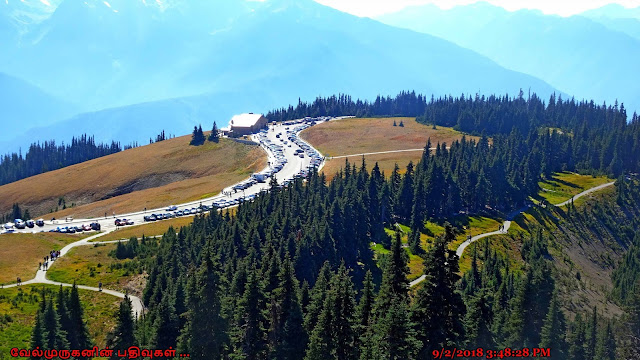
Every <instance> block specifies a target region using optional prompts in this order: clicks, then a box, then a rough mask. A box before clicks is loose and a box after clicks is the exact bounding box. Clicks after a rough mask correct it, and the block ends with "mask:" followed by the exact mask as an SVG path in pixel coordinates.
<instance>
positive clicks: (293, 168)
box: [15, 121, 325, 233]
mask: <svg viewBox="0 0 640 360" xmlns="http://www.w3.org/2000/svg"><path fill="white" fill-rule="evenodd" d="M318 123H321V121H319V122H318ZM295 127H296V125H282V124H275V125H270V126H269V130H268V131H267V133H266V137H267V139H269V140H270V141H271V142H272V143H273V144H278V145H282V142H281V138H277V137H276V135H277V134H279V133H282V134H286V130H285V129H286V128H290V129H294V128H295ZM298 134H299V132H298V133H297V134H296V135H298ZM253 139H254V141H256V142H258V139H259V137H258V136H257V135H254V136H253ZM284 139H285V140H286V136H284ZM300 140H302V139H300ZM302 141H303V142H304V140H302ZM287 142H288V143H289V144H291V147H288V146H284V147H283V153H284V156H285V158H286V160H287V163H286V164H285V166H284V167H283V168H282V170H280V171H279V172H278V173H276V174H275V177H276V180H277V181H278V183H279V184H282V183H284V182H285V181H287V180H290V179H291V178H293V176H294V175H296V174H297V173H298V172H300V170H303V169H306V168H307V166H309V164H310V162H311V159H310V158H309V156H306V155H305V156H304V158H300V157H299V156H297V155H296V154H295V151H296V150H297V149H300V147H299V146H298V145H296V144H295V143H291V142H289V141H287ZM305 143H306V142H305ZM306 144H307V145H309V146H311V145H310V144H308V143H306ZM260 146H262V148H263V149H264V150H265V152H266V153H267V157H268V160H269V162H270V164H275V162H276V155H275V154H274V153H273V152H272V151H271V150H270V149H269V148H268V147H267V145H266V144H265V143H260ZM311 148H312V149H313V150H314V151H317V150H315V149H314V148H313V147H311ZM318 153H319V152H318ZM324 163H325V162H324V161H322V163H321V164H320V168H322V167H323V166H324ZM267 168H268V167H267ZM247 180H248V179H246V180H243V181H241V182H240V183H244V182H246V181H247ZM240 183H239V184H240ZM268 183H269V181H268V180H267V181H266V182H265V183H257V184H254V185H252V186H251V187H249V188H247V189H245V190H244V191H243V190H239V191H237V192H234V191H233V190H232V189H231V188H232V187H233V185H232V186H230V187H228V188H226V189H225V190H223V191H224V192H230V193H231V195H228V196H226V195H223V194H222V193H220V194H218V195H215V196H213V197H209V198H205V199H201V200H197V201H190V202H187V203H183V204H180V205H176V206H177V207H178V209H177V210H184V209H191V208H194V207H198V206H199V205H211V204H212V203H213V202H214V201H217V200H222V199H224V200H235V199H241V198H244V197H246V196H250V195H252V194H258V193H260V192H261V191H263V190H267V189H268V188H269V184H268ZM234 185H235V184H234ZM166 212H167V209H166V208H156V209H147V210H146V211H136V212H131V213H126V214H115V215H114V214H107V217H106V218H102V217H101V218H94V219H73V220H72V221H65V220H64V219H58V220H55V221H45V225H44V226H43V227H37V226H36V227H35V228H33V229H29V228H26V229H24V230H16V231H15V232H17V233H34V232H43V231H44V232H47V231H50V230H54V229H56V228H57V227H65V226H81V225H83V224H89V223H92V222H98V223H100V226H101V229H102V230H103V231H111V230H115V229H116V226H115V223H114V222H115V219H116V218H118V219H128V220H131V221H133V222H134V224H136V225H137V224H141V223H144V216H146V215H150V214H153V213H166ZM172 212H173V211H172ZM191 216H193V215H191Z"/></svg>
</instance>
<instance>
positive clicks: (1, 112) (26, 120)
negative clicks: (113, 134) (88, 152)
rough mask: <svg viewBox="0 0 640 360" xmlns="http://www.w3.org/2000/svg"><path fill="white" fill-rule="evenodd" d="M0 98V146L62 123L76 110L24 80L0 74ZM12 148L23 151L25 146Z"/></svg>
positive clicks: (73, 106) (75, 107)
mask: <svg viewBox="0 0 640 360" xmlns="http://www.w3.org/2000/svg"><path fill="white" fill-rule="evenodd" d="M0 94H1V96H0V120H1V122H2V124H3V129H2V131H0V142H2V141H9V140H11V139H15V138H16V137H18V138H19V137H20V136H19V135H22V134H23V133H24V132H25V131H27V130H28V129H31V128H35V127H39V126H44V125H47V124H50V123H54V122H57V121H61V120H64V119H65V118H67V117H69V116H71V115H73V114H74V113H76V112H77V111H78V110H79V108H78V107H77V106H75V105H72V104H70V103H68V102H65V101H63V100H60V99H58V98H56V97H54V96H52V95H50V94H47V93H46V92H44V91H43V90H42V89H39V88H38V87H36V86H34V85H32V84H30V83H28V82H26V81H24V80H21V79H18V78H15V77H13V76H10V75H7V74H3V73H0ZM15 145H16V146H17V147H19V146H23V148H25V147H26V146H28V145H29V143H26V144H23V143H17V144H15ZM12 148H15V147H12ZM2 155H4V154H2Z"/></svg>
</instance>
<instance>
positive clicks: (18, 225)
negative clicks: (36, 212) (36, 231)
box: [1, 219, 44, 233]
mask: <svg viewBox="0 0 640 360" xmlns="http://www.w3.org/2000/svg"><path fill="white" fill-rule="evenodd" d="M36 226H38V227H42V226H44V220H43V219H38V220H26V221H25V220H22V219H15V220H14V221H13V222H8V223H6V224H4V225H2V226H1V230H2V233H11V232H14V231H16V230H22V229H25V228H30V229H33V228H34V227H36Z"/></svg>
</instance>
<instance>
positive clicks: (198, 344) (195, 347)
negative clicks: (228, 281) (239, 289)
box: [178, 251, 228, 359]
mask: <svg viewBox="0 0 640 360" xmlns="http://www.w3.org/2000/svg"><path fill="white" fill-rule="evenodd" d="M221 281H222V280H221V278H220V270H219V265H218V263H217V261H214V260H213V259H212V258H211V256H210V255H209V252H208V251H205V253H204V254H203V260H202V264H201V265H200V268H199V269H198V272H197V273H196V274H195V276H193V275H192V276H191V281H190V282H189V286H188V288H187V308H188V309H189V310H188V312H187V324H186V325H185V327H184V328H183V329H182V332H181V334H180V344H179V346H178V351H180V352H186V353H189V354H191V358H194V359H219V358H222V357H223V356H224V354H225V348H226V345H227V342H228V339H227V333H226V327H227V326H226V322H225V320H224V319H223V318H222V309H221V306H222V305H221V301H220V299H221V297H222V296H221V295H222V293H221V291H222V289H221V285H222V284H221Z"/></svg>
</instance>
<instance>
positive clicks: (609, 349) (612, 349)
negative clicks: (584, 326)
mask: <svg viewBox="0 0 640 360" xmlns="http://www.w3.org/2000/svg"><path fill="white" fill-rule="evenodd" d="M616 348H617V347H616V339H615V336H614V334H613V329H612V328H611V322H610V321H607V325H606V326H604V327H602V329H601V331H600V332H599V333H598V342H597V344H596V356H595V358H596V359H598V360H615V359H616Z"/></svg>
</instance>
